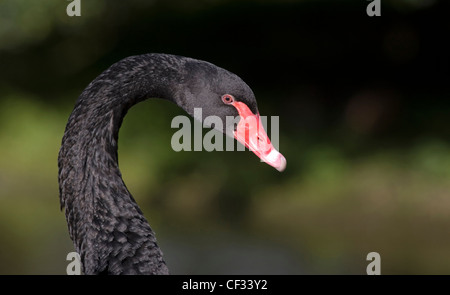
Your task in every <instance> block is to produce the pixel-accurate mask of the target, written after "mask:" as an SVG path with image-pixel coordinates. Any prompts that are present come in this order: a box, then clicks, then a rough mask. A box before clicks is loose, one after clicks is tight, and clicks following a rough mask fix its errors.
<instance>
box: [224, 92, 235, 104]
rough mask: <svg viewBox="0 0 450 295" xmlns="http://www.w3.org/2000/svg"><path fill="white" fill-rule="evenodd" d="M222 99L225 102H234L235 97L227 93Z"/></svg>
mask: <svg viewBox="0 0 450 295" xmlns="http://www.w3.org/2000/svg"><path fill="white" fill-rule="evenodd" d="M222 101H223V103H224V104H232V103H233V102H234V97H233V95H231V94H225V95H223V96H222Z"/></svg>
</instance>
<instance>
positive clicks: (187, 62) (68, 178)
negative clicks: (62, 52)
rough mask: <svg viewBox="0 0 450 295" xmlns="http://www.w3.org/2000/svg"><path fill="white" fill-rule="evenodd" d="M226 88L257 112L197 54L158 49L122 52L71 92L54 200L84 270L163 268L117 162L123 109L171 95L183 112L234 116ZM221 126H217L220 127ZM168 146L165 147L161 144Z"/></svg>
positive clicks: (230, 77) (250, 99)
mask: <svg viewBox="0 0 450 295" xmlns="http://www.w3.org/2000/svg"><path fill="white" fill-rule="evenodd" d="M226 93H229V94H232V95H233V96H234V97H235V98H236V100H238V101H242V102H244V103H245V104H246V105H247V106H248V107H249V109H250V110H251V111H252V112H253V113H255V114H256V113H258V110H257V105H256V101H255V98H254V95H253V92H252V90H251V89H250V88H249V87H248V86H247V84H245V83H244V82H243V81H242V80H241V79H240V78H239V77H237V76H236V75H234V74H232V73H230V72H228V71H226V70H224V69H222V68H219V67H217V66H215V65H212V64H210V63H208V62H205V61H200V60H195V59H191V58H186V57H180V56H174V55H166V54H145V55H140V56H132V57H128V58H125V59H123V60H121V61H119V62H117V63H116V64H114V65H112V66H111V67H110V68H109V69H107V70H106V71H104V72H103V73H102V74H100V75H99V76H98V77H97V78H96V79H95V80H93V81H92V82H91V83H90V84H89V85H88V86H87V88H86V89H85V90H84V91H83V92H82V93H81V95H80V97H79V98H78V100H77V102H76V104H75V107H74V109H73V112H72V114H71V115H70V117H69V120H68V123H67V126H66V130H65V133H64V136H63V139H62V146H61V149H60V152H59V157H58V167H59V189H60V202H61V208H65V215H66V219H67V223H68V228H69V233H70V237H71V239H72V240H73V242H74V245H75V249H76V251H77V252H78V253H79V254H80V256H81V261H82V269H83V272H84V273H85V274H168V273H169V270H168V268H167V266H166V264H165V262H164V259H163V254H162V252H161V250H160V248H159V247H158V245H157V243H156V238H155V234H154V232H153V231H152V229H151V228H150V226H149V224H148V222H147V220H146V219H145V217H144V215H143V214H142V211H141V210H140V209H139V207H138V205H137V204H136V202H135V201H134V199H133V197H132V195H131V194H130V192H129V191H128V189H127V188H126V186H125V184H124V182H123V180H122V177H121V173H120V170H119V167H118V157H117V143H118V132H119V128H120V126H121V124H122V120H123V118H124V116H125V115H126V113H127V111H128V109H129V108H130V107H132V106H133V105H135V104H136V103H138V102H140V101H143V100H145V99H147V98H152V97H155V98H156V97H157V98H162V99H167V100H170V101H173V102H174V103H176V104H177V105H178V106H180V107H181V108H183V109H184V110H185V111H186V112H187V113H188V114H190V115H193V111H194V108H195V107H201V108H202V111H203V116H204V117H206V116H209V115H215V116H219V117H220V118H221V119H222V120H223V122H225V117H226V116H237V115H238V113H237V111H236V109H235V108H233V107H232V106H229V105H225V104H224V103H223V102H222V101H221V96H222V95H224V94H226ZM226 128H227V126H224V130H223V131H224V132H226V130H225V129H226ZM168 148H169V147H168Z"/></svg>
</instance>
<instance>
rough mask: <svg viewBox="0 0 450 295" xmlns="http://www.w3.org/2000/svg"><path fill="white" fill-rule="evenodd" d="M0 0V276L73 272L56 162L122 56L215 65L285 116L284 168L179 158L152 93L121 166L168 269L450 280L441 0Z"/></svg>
mask: <svg viewBox="0 0 450 295" xmlns="http://www.w3.org/2000/svg"><path fill="white" fill-rule="evenodd" d="M69 3H70V2H68V1H63V0H41V1H26V0H14V1H13V0H0V274H65V268H66V265H67V264H68V262H67V261H66V260H65V259H66V255H67V253H68V252H71V251H73V246H72V242H71V240H70V238H69V235H68V231H67V226H66V222H65V218H64V213H63V212H62V211H61V210H60V208H59V197H58V183H57V155H58V150H59V146H60V143H61V138H62V135H63V132H64V128H65V124H66V122H67V118H68V116H69V114H70V112H71V110H72V107H73V105H74V103H75V100H76V98H77V97H78V95H79V94H80V93H81V91H82V90H83V89H84V87H86V86H87V84H88V83H89V82H90V81H91V80H93V79H94V78H95V77H96V76H97V75H98V74H100V73H101V72H102V71H103V70H104V69H106V68H107V67H108V66H110V65H111V64H112V63H114V62H116V61H118V60H120V59H122V58H124V57H126V56H130V55H135V54H142V53H148V52H165V53H171V54H178V55H184V56H189V57H193V58H198V59H203V60H207V61H210V62H212V63H214V64H216V65H218V66H221V67H223V68H226V69H228V70H230V71H232V72H234V73H236V74H238V75H239V76H240V77H241V78H243V79H244V81H246V82H247V83H248V84H249V85H250V86H251V87H252V89H253V91H254V92H255V94H256V97H257V100H258V105H259V110H260V113H261V115H266V116H279V117H280V133H281V134H280V151H281V152H282V153H283V154H284V155H285V157H286V158H287V162H288V165H287V169H286V171H285V172H283V173H279V172H278V171H276V170H275V169H273V168H272V167H270V166H268V165H266V164H264V163H260V161H259V159H258V158H257V157H256V156H255V155H253V153H251V152H249V151H246V152H179V153H177V152H174V151H173V150H172V149H171V147H170V139H171V136H172V135H173V133H174V131H175V130H174V129H171V128H170V123H171V120H172V118H173V117H174V116H176V115H179V114H184V112H183V111H182V110H180V109H178V108H177V107H176V106H175V105H173V104H171V103H169V102H166V101H161V100H149V101H146V102H143V103H141V104H139V105H137V106H135V107H133V108H132V109H131V111H130V112H129V113H128V115H127V117H126V118H125V120H124V124H123V126H122V129H121V131H120V136H119V138H120V140H119V163H120V167H121V171H122V174H123V177H124V180H125V183H126V184H127V186H128V188H129V190H130V191H131V192H132V194H133V195H134V197H135V199H136V200H137V202H138V204H139V205H140V206H141V208H142V209H143V211H144V213H145V215H146V217H147V219H148V220H149V222H150V224H151V226H152V227H153V229H154V230H155V231H156V234H157V238H158V241H159V245H160V246H161V248H162V250H163V252H164V254H165V259H166V261H167V264H168V266H169V268H170V269H171V272H172V273H173V274H365V273H366V266H367V264H368V263H369V262H368V261H366V255H367V254H368V253H369V252H372V251H375V252H378V253H380V255H381V273H382V274H449V273H450V234H449V233H450V231H449V227H450V140H449V139H450V128H449V127H450V103H449V99H450V95H449V94H450V89H449V88H450V58H449V52H450V46H449V43H448V36H449V33H450V21H449V19H448V11H449V5H448V4H449V2H448V1H433V0H427V1H425V0H422V1H421V0H397V1H394V0H392V1H388V0H382V1H381V4H382V6H381V13H382V15H381V17H368V16H367V14H366V6H367V5H368V4H369V3H370V2H368V1H363V0H360V1H359V0H352V1H332V0H329V1H325V0H324V1H295V0H283V1H276V0H272V1H270V0H265V1H264V0H253V1H237V0H236V1H233V0H215V1H206V0H203V1H202V0H200V1H188V0H183V1H181V0H179V1H175V0H172V1H162V0H153V1H138V0H131V1H106V0H95V1H91V0H89V1H87V0H81V13H82V15H81V16H80V17H69V16H67V14H66V6H67V5H68V4H69Z"/></svg>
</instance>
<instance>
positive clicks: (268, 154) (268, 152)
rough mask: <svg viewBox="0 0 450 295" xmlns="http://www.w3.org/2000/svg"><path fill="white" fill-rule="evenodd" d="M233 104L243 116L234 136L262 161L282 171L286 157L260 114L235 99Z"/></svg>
mask: <svg viewBox="0 0 450 295" xmlns="http://www.w3.org/2000/svg"><path fill="white" fill-rule="evenodd" d="M231 105H232V106H234V107H235V108H236V109H237V110H238V112H239V116H240V117H241V119H240V121H239V123H238V125H237V128H236V131H234V137H235V138H236V139H237V140H238V141H239V142H240V143H242V144H243V145H245V146H246V147H247V148H248V149H249V150H251V151H252V152H254V153H255V154H256V155H257V156H258V157H259V158H260V159H261V160H262V161H264V162H266V163H267V164H269V165H271V166H272V167H274V168H275V169H277V170H278V171H280V172H281V171H283V170H284V169H285V168H286V159H285V158H284V157H283V155H282V154H280V153H279V152H278V151H277V150H276V149H275V148H274V147H273V145H272V143H271V142H270V139H269V137H268V136H267V133H266V131H265V130H264V127H263V125H262V123H261V118H260V117H259V114H253V113H252V111H251V110H250V109H249V108H248V106H247V105H246V104H245V103H242V102H240V101H234V102H233V103H231Z"/></svg>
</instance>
